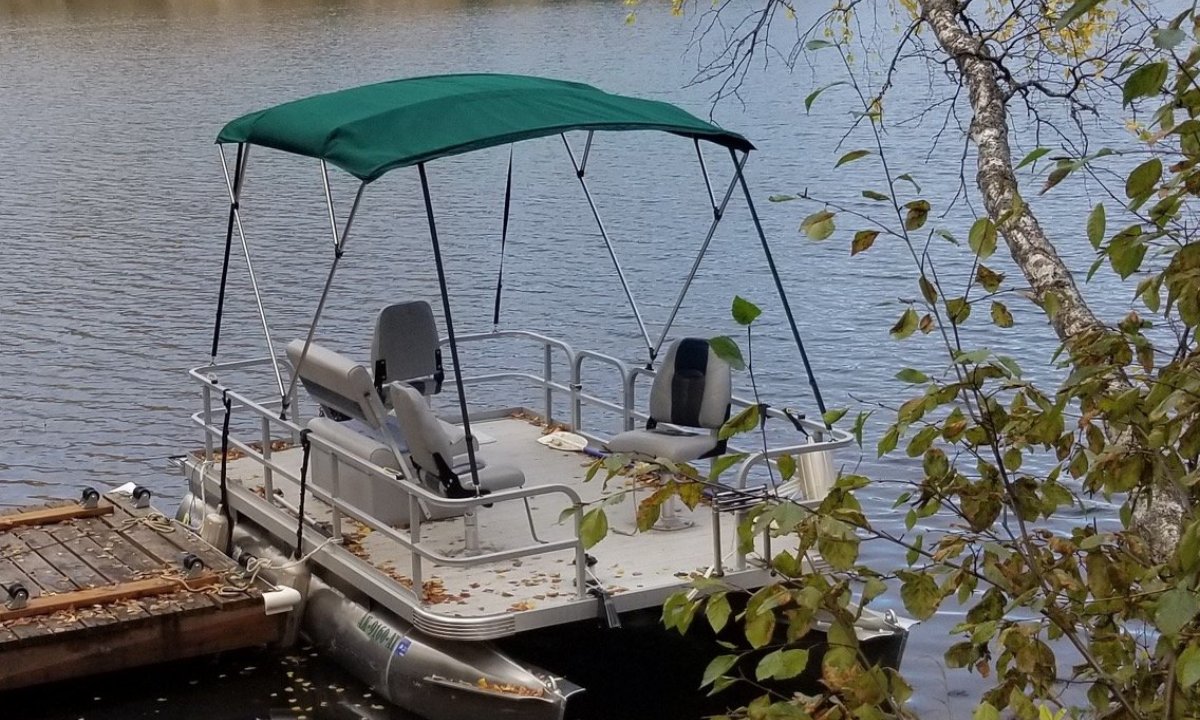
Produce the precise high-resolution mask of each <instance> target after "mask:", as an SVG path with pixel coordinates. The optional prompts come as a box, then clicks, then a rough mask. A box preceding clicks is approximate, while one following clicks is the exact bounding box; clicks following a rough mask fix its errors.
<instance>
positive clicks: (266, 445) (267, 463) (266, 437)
mask: <svg viewBox="0 0 1200 720" xmlns="http://www.w3.org/2000/svg"><path fill="white" fill-rule="evenodd" d="M261 427H262V456H263V491H265V492H266V495H267V501H268V502H270V499H271V498H273V497H275V482H274V480H275V471H274V470H272V469H271V420H270V419H269V418H267V417H266V416H265V415H264V416H263V417H262V418H261Z"/></svg>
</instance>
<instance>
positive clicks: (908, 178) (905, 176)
mask: <svg viewBox="0 0 1200 720" xmlns="http://www.w3.org/2000/svg"><path fill="white" fill-rule="evenodd" d="M896 179H897V180H903V181H905V182H907V183H910V184H912V186H913V187H914V188H916V189H917V192H921V186H920V185H918V184H917V181H916V180H913V176H912V175H909V174H908V173H904V174H903V175H899V176H897V177H896Z"/></svg>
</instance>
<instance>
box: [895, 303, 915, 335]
mask: <svg viewBox="0 0 1200 720" xmlns="http://www.w3.org/2000/svg"><path fill="white" fill-rule="evenodd" d="M917 322H918V321H917V311H916V310H913V309H912V308H909V309H907V310H905V311H904V314H903V315H901V316H900V319H899V320H897V321H896V324H895V325H893V326H892V329H891V335H892V337H893V338H895V339H897V340H903V339H904V338H906V337H908V336H909V335H912V334H913V333H914V332H916V330H917Z"/></svg>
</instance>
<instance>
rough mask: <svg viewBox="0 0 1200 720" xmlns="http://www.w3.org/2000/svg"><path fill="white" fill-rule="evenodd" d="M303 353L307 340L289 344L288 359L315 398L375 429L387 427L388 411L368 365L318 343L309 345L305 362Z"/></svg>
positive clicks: (306, 388)
mask: <svg viewBox="0 0 1200 720" xmlns="http://www.w3.org/2000/svg"><path fill="white" fill-rule="evenodd" d="M303 352H304V341H303V340H293V341H292V342H290V343H288V346H287V357H288V361H289V362H291V364H292V369H293V372H295V373H297V375H298V376H299V377H300V382H301V383H302V384H303V385H304V389H305V390H307V391H308V394H309V395H310V396H312V398H313V400H316V401H317V402H318V403H319V404H321V405H322V406H324V407H327V408H331V409H333V410H336V411H337V412H339V413H341V414H343V415H346V416H349V417H352V418H354V419H356V420H361V421H362V422H364V423H366V424H367V425H368V426H369V427H371V428H375V429H379V428H382V427H383V426H384V423H385V421H386V414H385V413H386V412H387V411H386V410H385V409H384V408H383V403H382V402H381V401H380V399H379V395H378V393H377V392H376V390H375V384H374V383H373V382H372V381H371V373H370V372H369V371H368V370H367V368H366V366H364V365H363V364H362V363H357V362H354V361H353V360H351V359H349V358H347V357H346V356H344V355H341V354H340V353H337V352H334V351H333V350H330V349H329V348H326V347H323V346H321V345H318V344H317V343H315V342H314V343H311V344H309V346H308V353H307V354H305V355H304V362H303V363H301V362H300V355H301V353H303Z"/></svg>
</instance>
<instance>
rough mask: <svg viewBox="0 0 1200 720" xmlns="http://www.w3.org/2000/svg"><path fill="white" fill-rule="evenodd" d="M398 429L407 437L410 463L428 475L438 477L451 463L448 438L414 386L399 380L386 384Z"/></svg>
mask: <svg viewBox="0 0 1200 720" xmlns="http://www.w3.org/2000/svg"><path fill="white" fill-rule="evenodd" d="M388 391H389V392H390V393H391V397H392V407H393V408H394V409H395V411H396V420H398V421H399V422H400V432H401V433H403V434H404V437H405V439H407V440H408V450H409V452H410V453H412V459H413V463H415V464H416V466H417V467H418V468H420V469H421V470H423V471H424V472H427V473H429V474H431V475H435V476H441V475H442V473H443V471H445V470H449V468H450V466H451V465H452V464H453V463H454V454H453V452H452V451H451V445H450V438H449V437H448V436H447V435H446V431H445V430H444V429H443V428H442V424H441V423H440V422H438V419H437V416H436V415H434V414H433V410H432V409H430V407H429V404H428V403H427V402H425V398H424V397H423V396H422V395H421V393H419V392H418V391H417V390H416V388H413V387H412V386H410V385H404V384H402V383H393V384H391V385H389V386H388Z"/></svg>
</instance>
